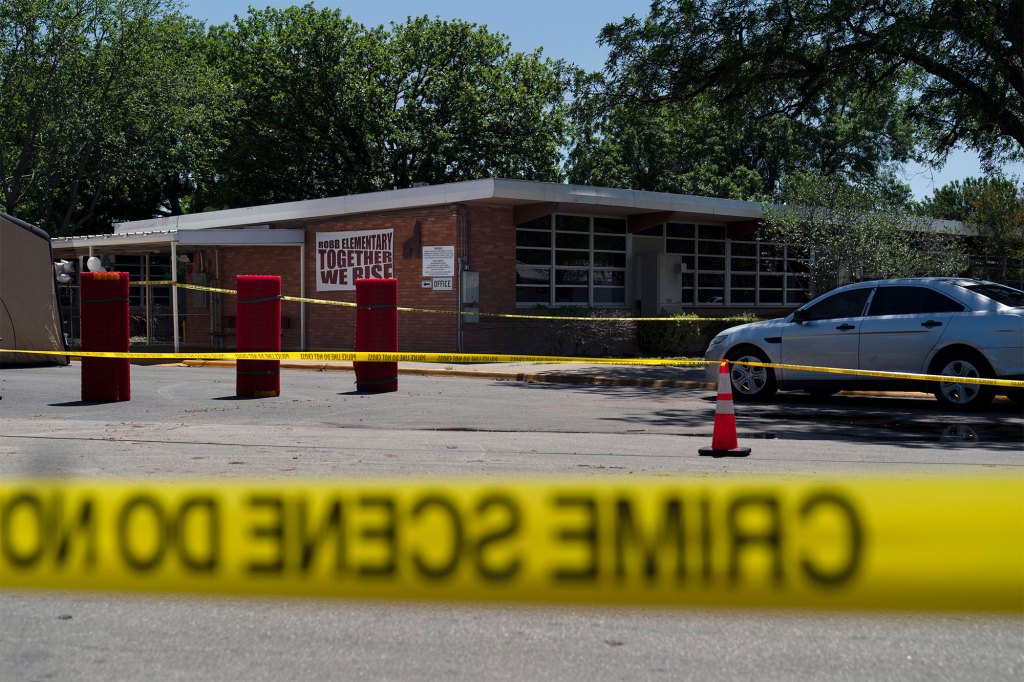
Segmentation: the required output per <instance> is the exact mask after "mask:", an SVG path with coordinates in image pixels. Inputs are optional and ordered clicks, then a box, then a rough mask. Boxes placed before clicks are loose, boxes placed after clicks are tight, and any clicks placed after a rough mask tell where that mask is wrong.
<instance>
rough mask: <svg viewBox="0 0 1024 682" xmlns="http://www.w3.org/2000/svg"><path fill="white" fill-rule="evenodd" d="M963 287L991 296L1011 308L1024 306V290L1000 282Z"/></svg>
mask: <svg viewBox="0 0 1024 682" xmlns="http://www.w3.org/2000/svg"><path fill="white" fill-rule="evenodd" d="M964 289H967V290H968V291H973V292H974V293H976V294H981V295H982V296H985V297H987V298H991V299H992V300H993V301H995V302H996V303H1002V304H1003V305H1008V306H1010V307H1012V308H1020V307H1024V291H1021V290H1020V289H1014V288H1013V287H1007V286H1003V285H1002V284H970V285H968V286H965V287H964Z"/></svg>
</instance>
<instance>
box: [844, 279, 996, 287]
mask: <svg viewBox="0 0 1024 682" xmlns="http://www.w3.org/2000/svg"><path fill="white" fill-rule="evenodd" d="M907 284H950V285H954V286H970V285H973V284H995V282H989V281H988V280H984V279H973V278H970V277H898V278H895V279H873V280H867V281H864V282H854V283H852V284H847V285H846V286H848V287H858V286H895V285H907Z"/></svg>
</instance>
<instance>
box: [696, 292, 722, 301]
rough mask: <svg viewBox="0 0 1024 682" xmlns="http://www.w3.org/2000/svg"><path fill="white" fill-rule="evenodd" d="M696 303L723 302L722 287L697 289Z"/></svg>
mask: <svg viewBox="0 0 1024 682" xmlns="http://www.w3.org/2000/svg"><path fill="white" fill-rule="evenodd" d="M697 303H725V292H724V291H723V290H722V289H698V290H697Z"/></svg>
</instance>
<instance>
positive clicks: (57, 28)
mask: <svg viewBox="0 0 1024 682" xmlns="http://www.w3.org/2000/svg"><path fill="white" fill-rule="evenodd" d="M203 38H204V29H203V28H202V26H201V25H199V24H197V23H196V22H194V21H193V20H190V19H186V18H184V17H182V16H181V15H179V14H177V13H176V12H175V11H174V4H173V3H172V2H171V1H170V0H91V1H88V2H87V1H86V0H8V1H7V2H3V3H0V182H2V187H0V190H2V191H0V201H2V206H3V209H4V210H5V211H6V212H8V213H11V214H14V215H18V216H20V217H23V218H25V219H27V220H29V221H30V222H33V223H36V224H39V225H41V226H43V227H46V228H48V229H50V230H51V231H52V232H54V233H56V234H70V233H76V232H80V231H83V230H85V231H89V230H93V229H95V228H93V227H92V226H93V225H96V224H97V223H100V224H104V227H105V226H106V225H109V220H111V219H113V218H124V217H150V216H152V215H154V214H155V213H159V212H160V210H159V207H160V205H161V204H163V205H164V206H165V207H167V209H168V210H173V205H174V201H175V198H174V197H168V195H167V194H166V192H165V190H166V189H167V188H168V187H169V186H171V185H172V184H174V183H172V182H171V178H176V179H177V180H178V181H179V182H178V184H180V180H181V179H182V178H186V177H188V175H189V174H190V173H191V172H193V170H194V169H195V168H196V167H197V166H201V165H202V164H203V163H204V161H207V160H208V159H209V158H210V150H211V148H215V146H216V145H215V143H214V141H212V140H211V139H210V138H209V137H208V136H207V135H206V130H207V127H206V125H205V118H206V117H207V115H208V113H209V112H210V111H211V110H213V109H216V108H217V107H218V106H219V104H220V103H221V100H219V99H218V92H217V88H216V86H215V82H216V79H215V78H213V77H211V76H210V74H209V71H208V70H207V68H206V66H205V63H204V61H203V56H202V49H201V46H202V41H203ZM97 231H98V230H97Z"/></svg>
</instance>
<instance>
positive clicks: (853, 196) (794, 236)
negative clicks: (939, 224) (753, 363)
mask: <svg viewBox="0 0 1024 682" xmlns="http://www.w3.org/2000/svg"><path fill="white" fill-rule="evenodd" d="M784 201H785V203H784V204H781V205H778V204H765V205H764V207H763V211H764V222H765V226H764V232H765V235H766V236H767V237H768V238H769V239H771V240H773V241H781V242H785V243H788V244H792V245H794V246H797V247H801V248H802V250H803V251H804V252H805V253H806V254H807V255H806V261H805V262H806V265H807V266H808V267H809V270H810V272H811V291H809V292H808V293H809V294H810V295H812V296H814V295H817V294H820V293H822V292H824V291H828V290H829V289H832V288H834V287H836V286H838V285H840V284H842V283H844V282H846V281H857V280H866V279H877V278H889V277H916V276H941V275H957V274H960V273H961V272H962V271H963V270H964V268H965V267H966V258H965V257H964V251H963V245H962V242H961V239H960V238H959V237H957V236H956V235H951V234H948V233H946V232H943V231H941V230H938V229H934V228H933V225H932V221H931V220H928V219H922V218H917V217H915V216H913V215H911V214H910V213H909V212H907V211H905V210H903V208H902V205H901V204H900V203H894V202H893V200H892V197H891V196H890V195H887V194H886V192H884V191H882V190H880V189H878V188H869V187H866V186H862V185H861V186H857V185H851V184H850V183H847V182H845V181H843V180H840V179H839V178H835V177H821V176H815V175H810V174H806V173H796V174H793V175H790V176H787V177H786V178H785V182H784Z"/></svg>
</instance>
